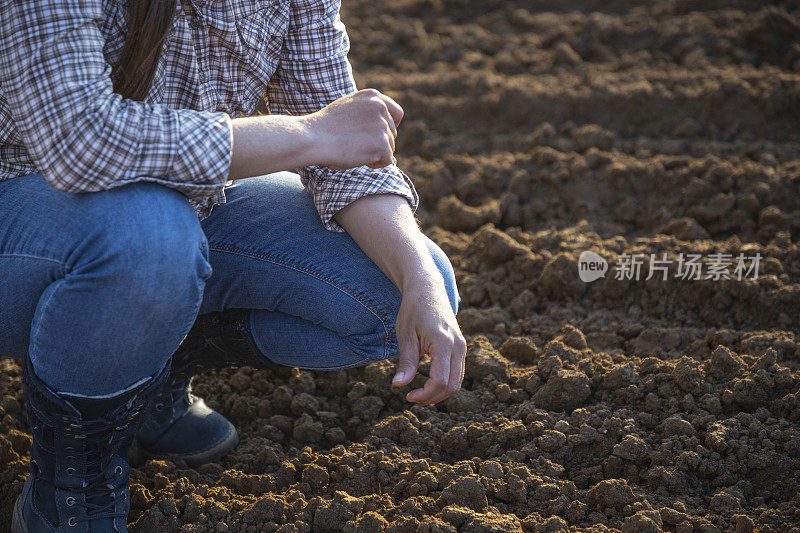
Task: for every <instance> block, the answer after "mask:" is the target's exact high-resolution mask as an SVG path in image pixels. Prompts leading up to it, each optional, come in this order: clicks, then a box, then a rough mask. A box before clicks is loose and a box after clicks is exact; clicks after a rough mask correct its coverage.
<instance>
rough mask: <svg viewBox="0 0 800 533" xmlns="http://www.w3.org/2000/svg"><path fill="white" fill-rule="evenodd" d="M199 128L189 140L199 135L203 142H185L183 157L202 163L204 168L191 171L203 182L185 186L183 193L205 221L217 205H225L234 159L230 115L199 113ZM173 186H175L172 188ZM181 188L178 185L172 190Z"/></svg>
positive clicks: (199, 181) (195, 162)
mask: <svg viewBox="0 0 800 533" xmlns="http://www.w3.org/2000/svg"><path fill="white" fill-rule="evenodd" d="M202 115H204V116H203V117H202V119H201V120H202V124H203V125H202V127H200V128H197V129H196V130H194V131H193V132H192V135H191V137H195V138H196V137H197V136H198V135H199V136H202V137H204V138H205V139H206V140H205V142H202V143H201V142H197V141H194V142H191V141H190V142H188V143H187V145H186V147H187V148H188V150H187V152H188V154H186V155H185V156H184V158H185V159H186V160H189V161H192V162H191V163H188V164H189V165H191V164H203V163H201V162H204V163H205V165H204V166H205V168H197V169H194V170H195V172H197V173H198V174H199V175H201V176H204V179H202V180H198V181H197V182H194V183H187V184H186V190H184V191H182V192H183V193H184V194H185V195H186V196H187V197H188V199H189V203H190V204H191V205H192V207H194V209H195V212H196V213H197V216H198V217H199V218H200V219H204V218H206V217H207V216H208V215H209V214H210V213H211V210H212V208H213V207H214V206H215V205H217V204H223V203H225V192H224V187H225V185H226V184H227V183H229V180H228V176H229V174H230V168H231V160H232V157H233V124H232V120H231V117H230V115H228V114H227V113H224V112H207V113H202ZM173 186H174V185H173ZM175 188H177V189H179V190H180V189H181V188H182V186H181V185H177V187H175Z"/></svg>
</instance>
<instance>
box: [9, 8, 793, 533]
mask: <svg viewBox="0 0 800 533" xmlns="http://www.w3.org/2000/svg"><path fill="white" fill-rule="evenodd" d="M343 19H344V21H345V22H346V23H347V24H348V27H349V30H350V34H351V38H352V42H353V50H352V53H351V57H352V60H353V63H354V68H355V70H356V72H357V75H358V78H359V82H360V85H361V86H362V87H367V86H373V87H376V88H379V89H381V90H383V91H385V92H387V93H388V94H390V95H391V96H393V97H394V98H396V99H397V100H398V101H399V102H401V104H402V105H403V106H404V108H405V110H406V119H405V121H404V124H403V126H402V128H401V134H400V138H399V144H398V157H399V159H400V163H401V165H402V166H403V167H404V168H406V169H407V170H408V171H409V173H410V174H411V175H412V176H414V178H415V182H416V183H417V186H418V189H419V192H420V195H421V198H422V207H421V208H420V212H419V218H420V221H421V223H422V225H423V227H424V228H425V230H426V232H427V233H428V234H429V235H431V237H432V238H433V239H434V240H436V241H437V242H438V243H439V244H440V245H441V246H442V247H443V248H444V249H445V251H446V252H448V254H450V256H451V258H452V260H453V263H454V265H455V268H456V272H457V275H458V281H459V284H460V290H461V294H462V297H463V302H462V311H461V312H460V314H459V321H460V323H461V325H462V328H463V330H464V332H465V334H466V335H467V337H468V340H469V341H470V347H469V354H468V365H467V375H466V378H465V381H464V388H463V390H462V391H461V392H460V393H458V394H457V395H456V396H454V397H452V398H451V399H449V400H447V401H446V402H444V403H443V404H442V405H440V406H436V407H428V406H420V405H411V404H409V403H407V402H405V401H404V397H403V395H404V393H405V392H406V391H407V390H408V389H405V390H392V389H391V388H390V387H389V383H390V377H391V375H392V370H393V366H392V364H391V363H390V362H385V363H377V364H373V365H370V366H368V367H366V368H363V369H358V370H352V371H346V372H345V371H339V372H307V371H303V372H300V371H297V370H292V369H284V370H281V371H278V372H273V373H271V372H263V371H252V370H250V369H241V370H238V371H235V372H233V371H222V372H217V373H207V374H204V375H202V376H199V377H198V378H197V379H196V381H195V390H196V391H197V392H198V393H199V394H201V395H202V396H204V397H205V398H206V399H207V400H208V402H209V403H210V404H211V405H213V406H214V407H216V408H218V409H219V410H220V411H221V412H222V413H224V414H225V415H226V416H227V417H229V418H230V419H231V420H232V421H233V422H234V423H235V424H236V425H237V427H238V429H239V431H240V434H241V437H242V438H241V444H240V445H239V447H238V449H237V450H236V451H235V452H233V453H232V454H231V455H230V456H228V457H227V458H225V459H224V460H223V461H222V462H221V463H219V464H211V465H206V466H203V467H200V468H198V469H196V470H195V469H190V468H188V467H187V466H186V465H185V464H184V463H182V462H181V461H180V460H174V461H169V460H167V461H155V460H149V461H146V460H145V459H143V458H141V457H135V458H134V466H135V469H134V471H133V474H132V494H131V503H132V511H131V516H130V519H131V522H132V529H133V531H145V532H151V531H209V532H225V531H242V532H262V531H266V532H269V531H280V532H291V531H310V530H313V531H348V532H350V531H352V532H355V531H358V532H373V531H381V530H383V529H386V530H387V531H393V532H426V533H427V532H446V531H448V532H449V531H463V532H505V531H546V532H557V531H566V530H570V531H607V530H620V529H621V530H622V531H624V532H651V531H660V530H662V529H663V530H666V531H679V532H690V531H698V532H699V531H702V532H712V531H736V532H741V533H744V532H748V531H753V530H758V531H780V532H783V531H799V530H800V526H798V524H800V495H798V488H799V486H798V478H799V477H800V431H799V430H798V422H799V421H800V404H799V403H798V397H799V396H800V343H799V342H798V339H797V333H798V319H800V313H799V311H800V246H798V235H800V203H799V202H798V198H800V124H799V123H798V120H800V44H798V43H800V22H798V21H799V20H800V8H799V7H798V5H797V4H796V3H795V2H788V1H787V2H773V3H771V4H769V3H766V2H762V1H757V0H740V1H736V0H730V1H722V0H704V1H700V0H664V1H652V2H646V1H641V0H630V1H621V0H607V1H599V0H573V1H567V0H560V1H555V0H483V1H480V2H478V1H468V0H432V1H424V0H398V1H394V2H388V1H383V0H374V1H368V0H345V6H344V8H343ZM586 250H590V251H594V252H596V253H598V254H600V255H601V256H602V257H604V258H605V259H607V260H608V261H609V263H610V264H611V268H610V270H609V272H607V273H606V276H605V278H602V279H599V280H597V281H595V282H593V283H584V282H582V281H581V280H580V279H579V277H578V261H577V258H578V256H579V255H580V253H581V252H583V251H586ZM715 253H716V254H730V255H731V256H732V257H733V258H735V257H737V256H738V255H739V254H744V255H745V256H748V257H752V256H754V255H755V254H760V255H761V256H762V261H761V263H760V271H759V273H758V277H757V279H752V278H753V276H750V277H747V276H745V277H744V278H745V279H742V280H739V279H736V277H735V276H733V277H732V279H719V280H714V279H702V280H694V279H682V278H681V277H680V276H679V275H678V274H679V272H678V271H677V260H678V258H679V257H680V256H681V254H683V255H684V256H687V255H688V254H701V255H702V262H703V263H704V265H705V267H706V268H710V267H709V255H710V254H715ZM625 254H627V255H628V256H629V255H631V254H642V256H641V257H644V258H645V259H646V260H645V265H644V267H643V271H642V276H641V279H639V280H638V281H637V280H636V279H616V278H617V277H618V276H617V273H616V265H619V264H621V263H620V261H624V258H625V257H626V255H625ZM650 254H655V256H656V257H657V258H662V256H663V254H666V257H667V259H668V260H671V261H673V265H672V267H671V268H670V269H669V271H668V272H667V278H668V279H666V280H664V279H663V277H662V274H661V273H660V272H655V274H656V275H654V276H652V279H649V280H646V279H645V278H646V277H647V274H648V272H649V266H648V259H649V257H650ZM0 364H2V373H1V374H0V397H1V398H2V399H1V400H0V465H2V466H0V523H3V524H7V523H8V521H9V517H10V512H11V506H12V502H13V500H14V498H15V497H16V495H17V494H18V493H19V491H20V489H21V483H22V481H23V479H24V477H25V475H26V468H27V460H28V452H29V448H30V437H29V435H28V433H27V431H28V430H27V428H26V424H25V420H24V417H23V415H22V410H21V404H22V401H23V400H22V395H21V393H20V382H19V370H18V367H17V366H16V364H15V363H13V362H11V361H3V362H2V363H0ZM422 368H423V371H424V370H425V369H426V365H424V364H423V366H422ZM421 382H422V378H418V383H421Z"/></svg>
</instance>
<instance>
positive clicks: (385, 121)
mask: <svg viewBox="0 0 800 533" xmlns="http://www.w3.org/2000/svg"><path fill="white" fill-rule="evenodd" d="M300 118H301V120H303V121H305V123H306V124H307V125H308V128H309V131H310V132H311V137H312V139H313V141H312V142H313V145H314V150H313V155H312V158H313V160H314V164H315V165H322V166H326V167H330V168H335V169H347V168H353V167H357V166H360V165H367V166H369V167H372V168H381V167H385V166H386V165H388V164H390V163H392V161H393V157H394V141H395V137H397V126H399V125H400V121H401V120H403V108H401V107H400V105H398V103H397V102H395V101H394V100H392V99H391V98H389V97H388V96H386V95H384V94H381V93H380V92H378V91H376V90H375V89H364V90H361V91H358V92H357V93H354V94H351V95H347V96H344V97H342V98H339V99H338V100H336V101H335V102H333V103H331V104H329V105H328V106H326V107H324V108H322V109H320V110H319V111H317V112H316V113H312V114H310V115H306V116H305V117H300Z"/></svg>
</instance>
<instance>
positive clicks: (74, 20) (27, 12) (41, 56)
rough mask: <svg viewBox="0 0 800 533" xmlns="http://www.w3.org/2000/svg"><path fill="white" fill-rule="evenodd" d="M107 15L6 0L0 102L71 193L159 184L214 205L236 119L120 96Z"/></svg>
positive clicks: (1, 2) (43, 167)
mask: <svg viewBox="0 0 800 533" xmlns="http://www.w3.org/2000/svg"><path fill="white" fill-rule="evenodd" d="M102 17H103V1H102V0H69V1H64V0H36V1H33V0H0V99H2V100H5V102H6V104H7V106H8V108H9V109H10V110H11V114H12V116H13V119H14V122H15V125H16V127H17V129H18V131H19V133H20V136H21V138H22V140H23V142H24V144H25V147H26V148H27V150H28V153H29V154H30V156H31V159H32V160H33V162H34V163H35V164H36V166H37V168H38V169H39V170H40V171H41V172H42V174H44V176H45V177H46V178H47V179H48V180H49V181H50V183H51V184H52V185H53V186H54V187H56V188H58V189H60V190H64V191H69V192H89V191H99V190H104V189H109V188H113V187H118V186H121V185H124V184H126V183H131V182H135V181H151V182H156V183H160V184H162V185H165V186H167V187H171V188H173V189H176V190H178V191H180V192H182V193H183V194H184V195H186V196H187V198H189V200H190V201H193V203H194V204H195V206H197V205H202V204H204V203H209V202H211V201H212V200H211V197H212V196H213V195H215V194H217V193H218V192H220V191H221V190H222V188H223V186H224V185H225V182H226V180H227V176H228V170H229V167H230V158H231V148H232V134H231V118H230V116H229V115H228V114H226V113H222V112H201V111H194V110H188V109H170V108H168V107H165V106H163V105H158V104H146V103H143V102H135V101H131V100H128V99H123V98H122V97H121V96H120V95H117V94H114V92H113V88H112V82H111V77H110V73H111V67H110V66H109V65H108V64H107V62H106V61H105V59H104V56H103V45H104V40H103V37H102V35H101V32H100V30H99V26H98V25H99V24H100V22H101V21H102ZM208 207H210V206H208Z"/></svg>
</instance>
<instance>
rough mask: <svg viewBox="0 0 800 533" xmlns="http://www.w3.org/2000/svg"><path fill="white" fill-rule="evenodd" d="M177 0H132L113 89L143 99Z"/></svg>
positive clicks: (135, 98)
mask: <svg viewBox="0 0 800 533" xmlns="http://www.w3.org/2000/svg"><path fill="white" fill-rule="evenodd" d="M176 3H177V0H130V8H129V11H128V35H127V36H126V37H125V44H124V45H123V46H122V54H121V56H120V59H119V62H118V63H117V64H116V65H115V66H114V73H113V78H114V92H116V93H119V94H121V95H122V96H124V97H125V98H130V99H132V100H144V99H145V98H146V97H147V93H148V91H149V90H150V86H151V85H152V83H153V76H154V75H155V72H156V67H157V66H158V60H159V58H160V57H161V49H162V48H163V47H164V41H165V40H166V37H167V31H168V30H169V28H170V26H171V25H172V19H173V17H174V16H175V6H176Z"/></svg>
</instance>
